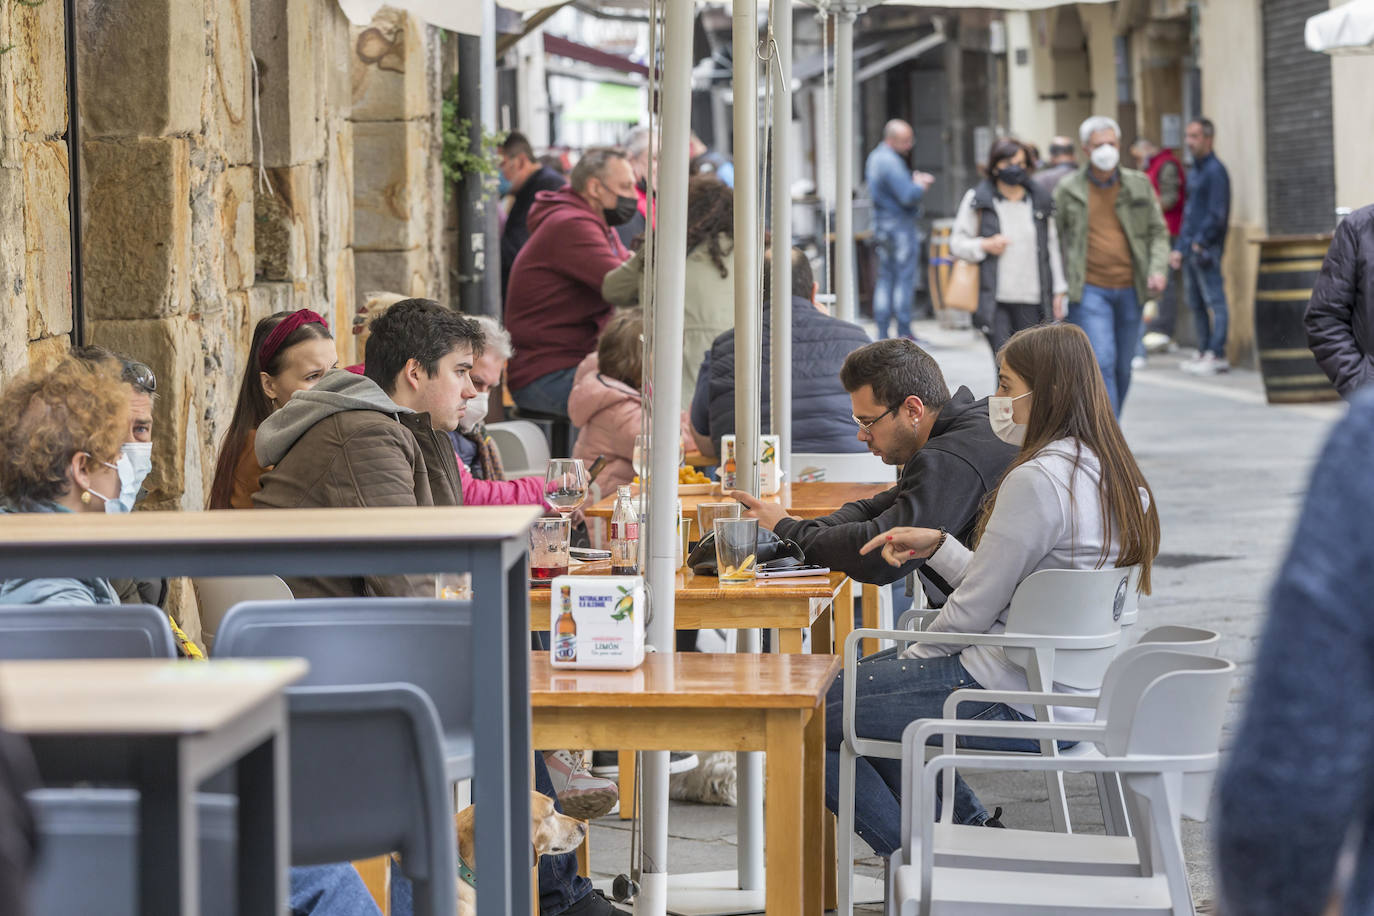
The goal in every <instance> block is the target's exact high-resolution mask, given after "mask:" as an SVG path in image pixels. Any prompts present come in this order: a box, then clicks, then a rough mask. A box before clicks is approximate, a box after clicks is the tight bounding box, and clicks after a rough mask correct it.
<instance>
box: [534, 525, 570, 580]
mask: <svg viewBox="0 0 1374 916" xmlns="http://www.w3.org/2000/svg"><path fill="white" fill-rule="evenodd" d="M571 534H572V519H570V518H567V517H564V518H540V519H535V522H534V524H533V525H532V526H530V578H531V579H534V580H536V581H539V582H548V581H550V580H551V579H553V577H554V576H566V575H567V574H568V538H569V536H570V535H571Z"/></svg>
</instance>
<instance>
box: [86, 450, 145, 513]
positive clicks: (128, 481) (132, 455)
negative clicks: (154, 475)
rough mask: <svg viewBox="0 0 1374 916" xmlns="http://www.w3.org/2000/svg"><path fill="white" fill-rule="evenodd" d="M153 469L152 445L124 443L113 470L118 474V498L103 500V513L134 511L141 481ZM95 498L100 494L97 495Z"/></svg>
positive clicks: (141, 484)
mask: <svg viewBox="0 0 1374 916" xmlns="http://www.w3.org/2000/svg"><path fill="white" fill-rule="evenodd" d="M152 469H153V443H151V442H126V443H124V445H123V446H121V447H120V450H119V461H118V463H117V464H116V465H115V470H116V471H117V472H118V474H119V496H118V497H116V498H114V499H107V500H105V511H106V512H109V513H113V514H118V513H120V512H132V511H134V503H135V502H137V501H138V493H139V491H140V490H141V489H143V481H144V480H146V479H147V478H148V472H149V471H151V470H152ZM96 495H97V496H99V495H100V494H99V493H97V494H96Z"/></svg>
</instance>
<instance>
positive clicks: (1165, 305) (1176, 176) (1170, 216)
mask: <svg viewBox="0 0 1374 916" xmlns="http://www.w3.org/2000/svg"><path fill="white" fill-rule="evenodd" d="M1131 155H1133V156H1135V161H1136V165H1137V166H1138V167H1139V169H1140V170H1141V171H1142V172H1144V173H1145V174H1146V175H1148V176H1150V184H1151V185H1152V186H1153V187H1154V189H1155V196H1156V197H1158V198H1159V209H1160V210H1161V211H1162V212H1163V213H1164V225H1165V226H1167V227H1168V229H1169V248H1170V249H1171V250H1172V249H1173V247H1174V244H1175V243H1176V242H1177V241H1178V233H1179V230H1180V229H1182V228H1183V208H1184V204H1185V202H1186V201H1187V199H1188V188H1187V178H1186V177H1185V176H1184V174H1183V163H1181V162H1179V161H1178V157H1177V156H1175V155H1174V151H1173V150H1171V149H1163V148H1161V147H1160V146H1159V144H1157V143H1155V142H1154V141H1153V140H1150V139H1149V138H1147V137H1141V138H1140V139H1139V140H1137V141H1135V143H1133V144H1131ZM1175 274H1176V271H1175V270H1174V269H1173V268H1170V270H1169V275H1168V277H1167V278H1166V283H1165V285H1164V292H1163V293H1161V294H1160V296H1159V300H1158V302H1159V307H1158V309H1157V310H1156V312H1155V317H1154V319H1153V320H1152V321H1149V322H1147V323H1146V326H1145V331H1146V335H1142V336H1141V349H1140V352H1139V357H1140V358H1141V359H1144V357H1145V336H1147V335H1148V334H1149V333H1156V334H1163V335H1164V336H1165V337H1170V338H1172V337H1173V336H1174V325H1175V324H1176V323H1177V322H1178V278H1177V277H1176V276H1175Z"/></svg>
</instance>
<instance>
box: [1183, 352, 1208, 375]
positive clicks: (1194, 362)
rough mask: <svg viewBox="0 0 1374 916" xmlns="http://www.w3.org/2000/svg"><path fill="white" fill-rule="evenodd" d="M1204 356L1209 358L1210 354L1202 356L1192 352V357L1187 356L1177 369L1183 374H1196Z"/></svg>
mask: <svg viewBox="0 0 1374 916" xmlns="http://www.w3.org/2000/svg"><path fill="white" fill-rule="evenodd" d="M1204 355H1205V356H1210V355H1211V354H1210V353H1209V354H1203V353H1199V352H1198V351H1196V350H1194V351H1193V354H1192V356H1189V357H1188V358H1187V359H1185V360H1183V362H1181V363H1179V364H1178V367H1179V368H1180V369H1182V370H1183V371H1184V372H1197V367H1198V366H1200V365H1202V358H1203V356H1204Z"/></svg>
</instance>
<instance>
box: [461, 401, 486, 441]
mask: <svg viewBox="0 0 1374 916" xmlns="http://www.w3.org/2000/svg"><path fill="white" fill-rule="evenodd" d="M490 401H491V392H490V391H483V392H482V393H481V394H477V395H473V396H472V397H470V398H468V408H467V410H466V411H464V412H463V418H462V419H461V420H459V421H458V428H459V429H461V430H462V431H463V432H465V433H468V432H472V430H473V429H475V428H476V427H477V424H478V423H481V422H482V421H483V420H485V419H486V418H487V408H488V407H490V406H491V405H490Z"/></svg>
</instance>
